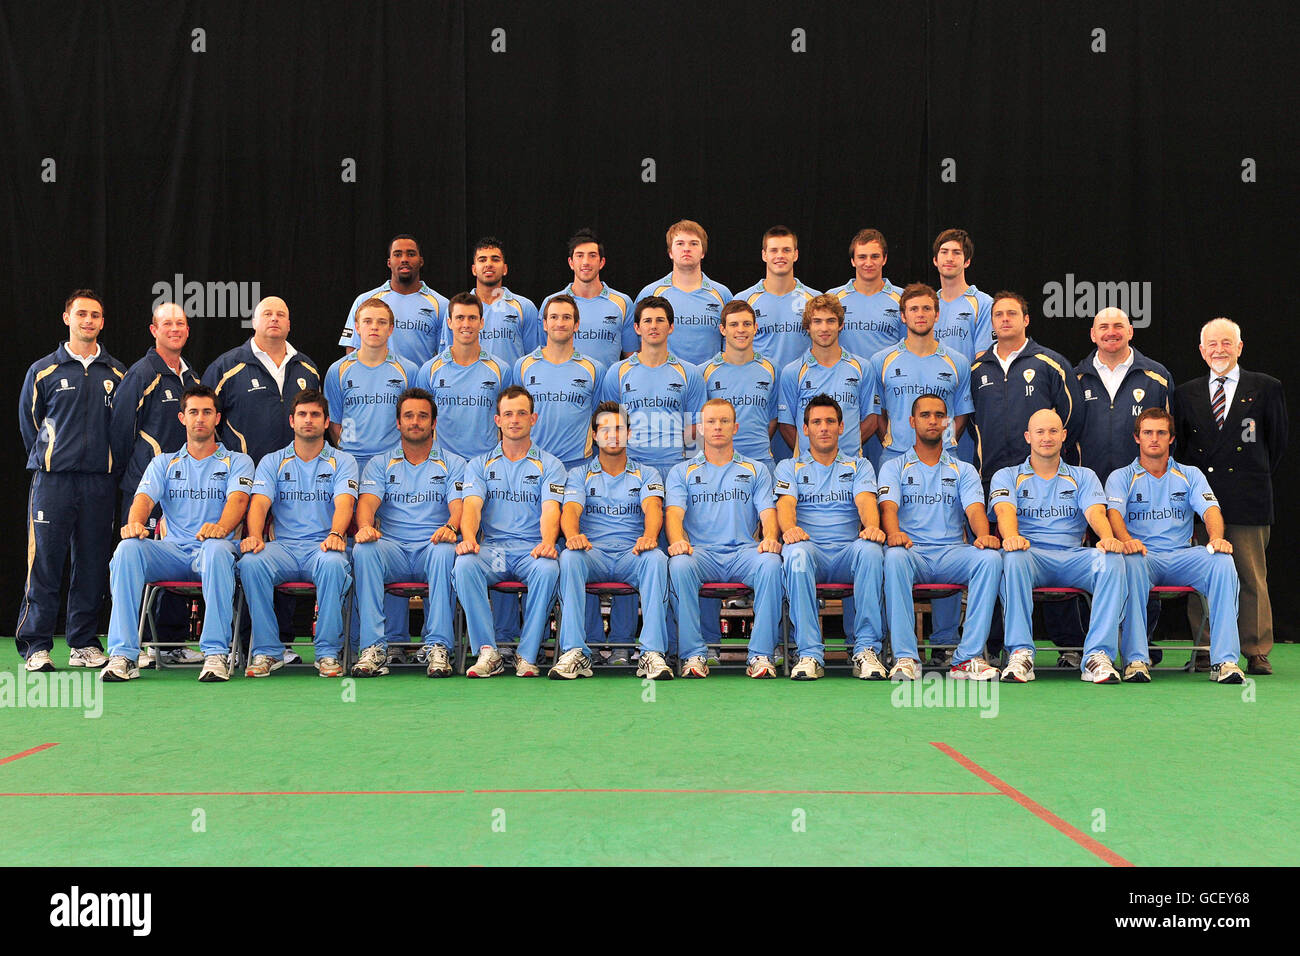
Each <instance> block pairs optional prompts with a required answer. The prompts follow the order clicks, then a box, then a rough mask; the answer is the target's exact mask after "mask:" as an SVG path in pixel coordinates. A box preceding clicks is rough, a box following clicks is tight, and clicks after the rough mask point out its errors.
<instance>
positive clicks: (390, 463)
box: [384, 456, 406, 471]
mask: <svg viewBox="0 0 1300 956" xmlns="http://www.w3.org/2000/svg"><path fill="white" fill-rule="evenodd" d="M405 460H406V459H405V456H399V457H397V458H390V459H388V464H386V465H385V466H384V471H387V470H388V469H389V468H392V467H393V466H394V465H395V464H397V463H398V462H399V461H405Z"/></svg>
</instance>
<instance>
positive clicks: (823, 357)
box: [777, 294, 872, 458]
mask: <svg viewBox="0 0 1300 956" xmlns="http://www.w3.org/2000/svg"><path fill="white" fill-rule="evenodd" d="M803 325H804V328H806V329H807V330H808V334H809V336H810V338H811V340H812V345H811V346H809V348H808V350H807V351H806V352H805V353H804V354H803V356H802V357H801V358H797V359H795V360H794V361H793V362H791V363H789V364H788V365H786V366H785V368H783V369H781V401H780V404H779V405H778V406H777V420H778V422H779V423H780V424H779V426H778V427H779V428H780V429H781V433H782V434H783V435H784V436H785V442H786V444H787V445H789V446H790V448H791V449H793V450H795V451H797V452H798V453H800V454H802V453H803V452H806V451H807V450H808V439H807V436H805V437H803V438H802V439H801V438H799V437H798V435H797V434H796V433H795V430H794V429H795V422H797V421H800V420H802V418H803V410H804V407H805V406H806V405H807V404H808V402H809V400H810V399H811V398H812V397H813V396H814V395H829V396H831V397H832V398H834V399H835V400H836V401H837V402H839V404H840V408H841V410H842V414H843V416H844V432H843V434H842V435H840V439H839V443H840V451H842V452H843V453H844V454H845V456H846V457H849V458H857V457H858V456H859V455H860V454H861V453H862V434H863V431H864V428H865V425H866V418H867V413H868V412H869V411H870V408H871V399H872V390H871V388H870V386H869V384H868V377H867V372H868V371H869V367H868V365H867V360H866V359H864V358H862V357H861V356H858V355H854V354H853V353H852V352H850V351H849V350H848V349H846V348H844V347H843V346H842V345H840V330H841V329H842V328H844V306H842V305H841V304H840V300H839V299H838V298H836V297H835V296H833V295H830V294H826V295H819V296H816V297H815V298H813V299H810V300H809V301H808V303H807V304H806V305H805V306H804V310H803Z"/></svg>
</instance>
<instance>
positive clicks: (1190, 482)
mask: <svg viewBox="0 0 1300 956" xmlns="http://www.w3.org/2000/svg"><path fill="white" fill-rule="evenodd" d="M1173 434H1174V418H1173V416H1172V415H1170V414H1169V412H1167V411H1165V410H1164V409H1163V408H1148V409H1147V410H1146V411H1144V412H1143V413H1142V414H1141V415H1139V416H1138V418H1137V421H1136V422H1134V423H1133V437H1134V440H1135V441H1136V442H1137V444H1138V457H1137V458H1136V459H1134V460H1133V462H1132V463H1131V464H1129V465H1127V466H1126V467H1124V468H1121V469H1120V470H1119V471H1116V472H1115V473H1114V474H1112V475H1111V476H1110V477H1109V478H1108V479H1106V499H1107V502H1108V504H1109V509H1108V511H1107V515H1108V516H1109V518H1110V525H1111V527H1112V528H1113V529H1114V530H1115V537H1117V538H1119V540H1120V541H1121V542H1123V544H1124V571H1125V574H1126V576H1127V578H1128V606H1127V608H1126V609H1125V612H1124V631H1123V636H1122V638H1121V644H1120V646H1121V650H1122V652H1123V654H1124V660H1125V662H1126V663H1127V666H1126V667H1125V668H1124V679H1125V680H1126V681H1136V682H1138V683H1146V682H1147V681H1149V680H1151V672H1150V657H1149V654H1148V651H1147V595H1148V594H1149V593H1150V591H1151V587H1152V585H1161V584H1172V585H1179V586H1187V587H1194V588H1196V590H1197V591H1199V592H1200V593H1201V594H1203V595H1204V596H1205V598H1206V600H1207V601H1208V602H1209V605H1210V680H1212V681H1217V682H1218V683H1220V684H1240V683H1242V681H1244V680H1245V675H1244V674H1242V672H1241V668H1240V667H1238V666H1237V658H1238V657H1240V656H1241V643H1240V638H1239V637H1238V634H1237V596H1238V588H1239V587H1240V585H1239V582H1238V580H1237V568H1236V565H1234V564H1233V563H1232V544H1231V543H1230V542H1229V541H1228V540H1227V539H1226V538H1224V536H1223V512H1222V511H1220V510H1219V500H1218V499H1217V498H1216V497H1215V496H1214V492H1213V491H1212V490H1210V485H1209V482H1207V481H1206V480H1205V475H1203V474H1202V473H1201V470H1200V469H1199V468H1196V467H1193V466H1192V465H1180V464H1179V463H1178V462H1177V461H1175V460H1174V459H1173V458H1171V457H1170V455H1169V446H1170V445H1171V444H1172V443H1173ZM1193 512H1195V513H1196V514H1198V515H1200V516H1201V520H1202V521H1203V522H1205V532H1206V534H1207V536H1208V537H1209V539H1210V541H1209V544H1207V545H1206V546H1205V547H1204V548H1202V547H1200V546H1199V545H1195V544H1192V543H1191V541H1192V526H1193V520H1194V519H1193V517H1192V515H1193Z"/></svg>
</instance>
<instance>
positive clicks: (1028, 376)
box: [1025, 368, 1034, 382]
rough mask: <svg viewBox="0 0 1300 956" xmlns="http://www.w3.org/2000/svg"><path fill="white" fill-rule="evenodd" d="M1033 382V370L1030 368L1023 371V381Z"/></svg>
mask: <svg viewBox="0 0 1300 956" xmlns="http://www.w3.org/2000/svg"><path fill="white" fill-rule="evenodd" d="M1033 380H1034V370H1033V369H1032V368H1027V369H1025V381H1026V382H1032V381H1033Z"/></svg>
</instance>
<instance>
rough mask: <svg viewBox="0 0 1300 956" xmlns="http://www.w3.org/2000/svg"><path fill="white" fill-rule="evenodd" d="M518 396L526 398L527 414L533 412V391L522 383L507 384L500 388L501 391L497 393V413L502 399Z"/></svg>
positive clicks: (499, 412)
mask: <svg viewBox="0 0 1300 956" xmlns="http://www.w3.org/2000/svg"><path fill="white" fill-rule="evenodd" d="M520 396H523V397H524V398H526V399H528V414H530V415H531V414H532V413H533V393H532V392H530V391H528V389H526V388H524V387H523V386H522V385H507V386H506V387H505V388H503V389H501V393H500V394H499V395H497V414H498V415H500V414H501V403H502V401H504V400H505V399H507V398H519V397H520Z"/></svg>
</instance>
